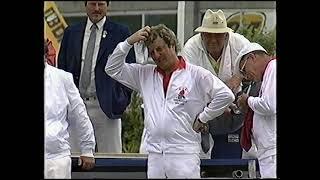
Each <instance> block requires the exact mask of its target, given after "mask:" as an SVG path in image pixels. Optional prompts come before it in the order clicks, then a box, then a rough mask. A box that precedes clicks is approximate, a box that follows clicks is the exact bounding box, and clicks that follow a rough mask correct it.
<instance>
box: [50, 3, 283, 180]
mask: <svg viewBox="0 0 320 180" xmlns="http://www.w3.org/2000/svg"><path fill="white" fill-rule="evenodd" d="M109 3H110V2H109V1H85V3H84V6H85V9H86V13H87V19H86V21H84V22H80V23H77V24H74V25H70V26H69V27H67V28H66V29H65V31H64V36H63V39H62V42H61V47H60V50H59V54H58V56H57V58H58V59H57V67H54V66H52V64H51V65H50V63H49V64H48V63H47V62H52V60H51V59H52V54H50V53H48V52H49V49H48V48H52V47H51V46H49V45H50V44H49V43H48V41H47V40H45V41H44V49H45V52H44V54H45V55H44V69H45V71H44V72H45V73H44V77H45V78H44V79H45V88H44V90H45V116H44V117H45V173H44V174H45V178H71V152H79V153H80V158H79V159H80V161H81V164H80V165H81V167H82V168H83V169H85V170H90V169H92V168H94V165H95V159H94V154H95V153H121V152H122V142H121V131H122V130H121V116H122V114H123V113H124V111H125V109H126V108H127V106H128V105H129V104H130V100H131V93H132V91H136V92H138V93H139V94H140V96H141V98H142V100H143V106H144V108H143V113H144V132H143V136H142V138H141V147H143V148H141V149H140V151H143V152H144V153H147V154H148V168H147V177H148V178H200V177H201V172H200V159H201V158H212V157H214V156H215V155H217V154H218V150H219V149H222V150H225V151H227V150H228V149H232V148H239V149H240V151H239V152H240V154H241V155H239V156H237V157H236V158H245V157H248V153H249V154H250V155H251V156H250V157H253V158H257V159H258V163H259V170H260V174H261V178H276V177H277V176H276V162H277V161H276V119H277V118H276V115H277V111H276V59H275V58H272V57H271V56H269V55H268V52H267V51H266V50H265V49H264V48H263V47H262V46H261V45H259V44H258V43H256V42H250V41H249V40H248V39H246V38H245V37H244V36H243V35H241V34H238V33H234V32H233V30H232V29H230V28H229V27H228V26H227V21H226V18H225V15H224V12H223V11H222V10H218V11H212V10H210V9H208V10H207V11H206V12H205V15H204V17H203V20H202V24H201V26H200V27H198V28H197V29H195V32H196V33H197V34H195V35H194V36H192V37H191V38H190V39H189V40H188V41H186V43H185V45H184V46H183V47H180V45H179V43H178V40H177V37H176V35H175V33H174V32H173V31H172V30H171V29H169V28H168V27H166V25H164V24H158V25H156V26H151V27H150V26H145V27H143V28H141V29H140V30H138V31H136V32H134V33H132V34H131V33H130V31H129V28H128V27H127V26H126V25H123V24H119V23H115V22H112V21H111V20H110V18H108V17H107V15H106V14H107V10H108V8H109ZM50 52H51V51H50ZM49 55H50V56H49ZM150 59H151V60H150ZM150 61H152V63H145V62H150ZM54 62H55V61H54ZM244 81H250V82H252V84H253V85H255V88H251V85H250V87H249V90H248V89H246V90H245V88H244V86H243V82H244ZM232 133H233V134H234V133H238V134H239V143H237V144H236V146H237V147H235V146H228V145H226V144H224V145H223V144H219V143H217V142H219V135H228V134H232ZM211 153H213V154H211ZM246 153H247V154H246Z"/></svg>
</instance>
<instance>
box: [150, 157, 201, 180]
mask: <svg viewBox="0 0 320 180" xmlns="http://www.w3.org/2000/svg"><path fill="white" fill-rule="evenodd" d="M147 174H148V178H200V158H199V154H172V153H169V154H160V153H149V155H148V171H147Z"/></svg>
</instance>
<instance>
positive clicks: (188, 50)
mask: <svg viewBox="0 0 320 180" xmlns="http://www.w3.org/2000/svg"><path fill="white" fill-rule="evenodd" d="M194 44H195V41H194V40H193V39H190V40H188V41H187V42H186V44H185V45H184V47H183V49H182V51H181V56H182V57H184V59H185V60H186V61H187V62H189V63H191V64H194V65H199V61H198V59H199V58H200V57H199V55H198V54H199V51H197V49H198V47H195V45H194Z"/></svg>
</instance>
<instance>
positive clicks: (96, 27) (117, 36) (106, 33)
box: [58, 1, 135, 153]
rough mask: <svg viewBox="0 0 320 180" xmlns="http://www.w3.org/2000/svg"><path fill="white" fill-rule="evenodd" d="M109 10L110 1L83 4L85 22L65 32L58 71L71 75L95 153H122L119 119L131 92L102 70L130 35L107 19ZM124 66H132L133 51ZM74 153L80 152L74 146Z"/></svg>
mask: <svg viewBox="0 0 320 180" xmlns="http://www.w3.org/2000/svg"><path fill="white" fill-rule="evenodd" d="M108 7H109V1H85V8H86V12H87V16H88V18H87V20H86V21H85V22H81V23H78V24H75V25H72V26H69V27H68V28H66V29H65V32H64V36H63V39H62V42H61V48H60V52H59V56H58V68H61V69H63V70H65V71H67V72H70V73H72V74H73V77H74V81H75V84H76V85H77V87H78V88H79V91H80V94H81V97H82V98H83V100H84V103H85V104H86V107H87V111H88V114H89V116H90V119H91V121H92V124H93V127H94V130H95V137H96V142H97V147H96V150H97V151H98V152H104V153H121V152H122V142H121V119H120V118H121V116H122V113H123V112H124V110H125V109H126V107H127V106H128V105H129V103H130V98H131V92H132V91H131V90H130V89H129V88H127V87H125V86H123V85H121V84H120V83H118V82H116V81H115V80H113V79H112V78H111V77H109V76H108V75H107V74H106V73H105V72H104V67H105V65H106V62H107V59H108V56H109V55H110V54H111V53H112V52H113V50H114V48H115V47H116V46H117V44H118V43H119V42H121V41H124V40H125V39H126V38H127V37H129V35H130V31H129V28H128V27H127V26H124V25H121V24H117V23H114V22H112V21H110V19H109V18H108V17H106V13H107V8H108ZM126 62H128V63H132V62H135V55H134V51H133V50H131V51H130V52H129V55H128V56H127V59H126ZM72 134H73V135H74V133H72ZM73 135H71V137H72V136H73ZM72 139H73V138H72ZM75 151H79V149H78V147H77V146H75V145H73V152H75Z"/></svg>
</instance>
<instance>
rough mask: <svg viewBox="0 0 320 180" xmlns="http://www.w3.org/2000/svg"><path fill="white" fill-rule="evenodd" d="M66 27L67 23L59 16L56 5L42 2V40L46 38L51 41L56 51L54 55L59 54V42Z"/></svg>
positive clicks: (50, 2)
mask: <svg viewBox="0 0 320 180" xmlns="http://www.w3.org/2000/svg"><path fill="white" fill-rule="evenodd" d="M66 27H67V23H66V22H65V20H64V18H63V17H62V15H61V14H60V12H59V10H58V8H57V6H56V3H55V2H54V1H45V2H44V38H48V39H49V40H50V41H52V45H53V47H54V49H55V50H56V54H57V55H58V53H59V48H60V42H61V40H62V37H63V32H64V29H65V28H66Z"/></svg>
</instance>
